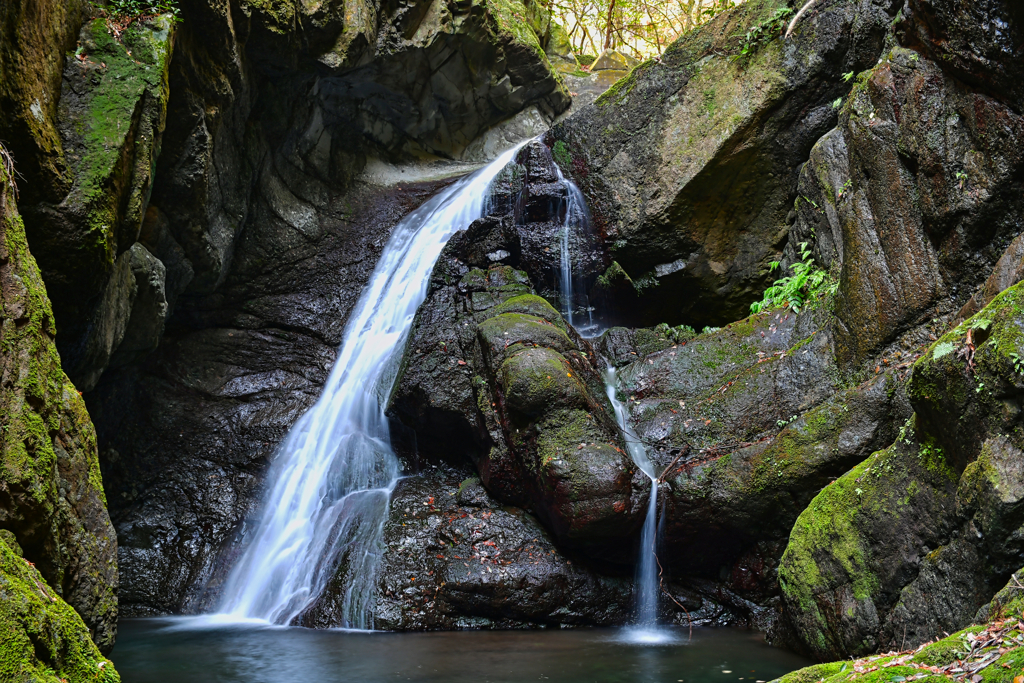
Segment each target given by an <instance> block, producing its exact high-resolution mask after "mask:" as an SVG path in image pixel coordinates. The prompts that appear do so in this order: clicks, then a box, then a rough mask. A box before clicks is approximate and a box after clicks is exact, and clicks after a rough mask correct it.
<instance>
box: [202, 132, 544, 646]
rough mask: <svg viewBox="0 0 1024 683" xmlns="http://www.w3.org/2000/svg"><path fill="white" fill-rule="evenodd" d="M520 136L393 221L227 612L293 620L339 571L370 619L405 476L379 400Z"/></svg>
mask: <svg viewBox="0 0 1024 683" xmlns="http://www.w3.org/2000/svg"><path fill="white" fill-rule="evenodd" d="M523 144H525V143H522V144H520V145H518V146H516V147H515V148H513V149H510V150H508V151H507V152H505V153H503V154H502V155H501V156H499V157H498V158H497V159H495V160H494V161H493V162H491V163H490V164H488V165H487V166H486V167H485V168H483V169H480V170H479V171H477V172H475V173H474V174H472V175H470V176H468V177H466V178H464V179H462V180H460V181H458V182H456V183H453V184H452V185H451V186H449V187H448V188H446V189H445V190H443V191H442V192H440V193H438V194H437V195H436V196H435V197H433V198H432V199H430V200H429V201H427V202H426V203H424V204H423V205H422V206H421V207H420V208H418V209H416V210H415V211H413V212H412V213H410V214H409V215H408V216H406V217H405V218H404V219H402V221H401V222H400V223H399V224H398V225H397V226H396V227H395V230H394V232H393V234H392V235H391V239H390V240H389V241H388V243H387V246H385V248H384V252H383V253H382V254H381V257H380V261H379V262H378V263H377V267H376V269H375V270H374V271H373V275H372V276H371V277H370V280H369V283H368V284H367V285H366V288H365V289H364V290H363V293H362V295H361V296H360V299H359V301H358V303H357V304H356V306H355V308H354V309H353V310H352V312H351V314H350V317H349V321H348V324H347V325H346V328H345V333H344V336H343V341H342V344H341V348H340V351H339V353H338V359H337V361H336V362H335V364H334V368H333V369H332V370H331V374H330V377H329V378H328V380H327V383H326V385H325V386H324V389H323V393H322V394H321V395H320V398H319V399H318V400H317V402H316V404H315V405H314V406H313V407H312V408H311V409H310V410H309V411H308V412H306V414H305V415H303V416H302V418H300V419H299V421H298V422H296V424H295V425H294V426H293V427H292V429H291V431H290V432H289V433H288V435H287V436H286V437H285V439H284V441H283V442H282V444H281V446H280V449H279V451H278V453H277V456H276V458H275V460H274V462H273V464H272V466H271V469H270V472H269V474H268V478H267V482H268V493H267V496H266V498H265V500H264V506H263V512H262V518H261V519H260V521H259V523H258V525H257V527H256V529H255V533H254V536H253V538H252V539H251V541H250V542H249V543H248V545H247V547H246V550H245V552H244V553H243V555H242V557H241V559H240V560H239V562H238V563H237V564H236V565H235V566H234V567H233V569H232V570H231V573H230V575H229V576H228V579H227V582H226V583H225V587H224V595H223V599H222V603H221V605H220V610H221V613H222V615H225V616H228V617H230V618H235V619H258V620H264V621H267V622H270V623H274V624H289V623H292V622H293V620H295V619H296V618H297V617H299V616H300V615H301V614H302V613H303V612H304V611H305V610H306V609H308V608H309V607H310V606H311V605H312V604H313V603H314V602H315V601H316V599H317V598H318V597H319V595H320V593H321V592H322V591H323V589H324V587H325V586H326V585H327V583H328V582H329V581H330V580H331V578H332V577H333V576H334V575H335V573H336V572H338V571H344V572H345V586H346V589H345V595H344V596H343V604H342V621H343V625H344V626H346V627H349V628H360V629H366V628H372V626H373V624H372V619H371V610H372V607H373V594H374V584H375V579H376V574H377V566H378V564H379V561H380V555H381V552H382V546H381V544H382V538H383V531H384V522H385V521H386V519H387V513H388V505H389V504H390V501H391V492H392V491H393V489H394V487H395V483H396V482H397V481H398V476H399V463H398V458H397V457H396V456H395V454H394V451H393V450H392V448H391V439H390V435H389V432H388V422H387V418H386V417H385V416H384V409H385V407H386V404H387V400H388V397H389V395H390V394H391V390H392V387H393V385H394V382H395V378H396V376H397V373H398V366H399V363H400V362H401V358H402V353H403V351H404V347H405V342H406V339H407V337H408V335H409V331H410V329H411V328H412V323H413V319H414V318H415V315H416V310H417V309H418V308H419V306H420V304H421V303H423V300H424V299H425V298H426V295H427V285H428V282H429V279H430V273H431V271H432V270H433V268H434V264H435V262H436V261H437V259H438V257H439V256H440V254H441V250H442V249H443V248H444V245H445V243H446V242H447V241H448V239H449V238H450V237H451V236H452V234H454V233H455V232H457V231H459V230H463V229H465V228H466V227H468V226H469V224H470V223H472V222H473V221H474V220H476V219H477V218H480V217H481V216H482V215H483V213H484V210H485V208H486V202H487V197H488V190H489V186H490V184H491V181H492V180H493V179H494V178H495V176H497V175H498V173H499V172H500V171H501V170H502V169H503V168H504V167H505V166H506V165H507V164H508V163H509V162H510V161H512V159H513V158H514V156H515V154H516V152H517V151H518V150H519V148H520V147H522V145H523Z"/></svg>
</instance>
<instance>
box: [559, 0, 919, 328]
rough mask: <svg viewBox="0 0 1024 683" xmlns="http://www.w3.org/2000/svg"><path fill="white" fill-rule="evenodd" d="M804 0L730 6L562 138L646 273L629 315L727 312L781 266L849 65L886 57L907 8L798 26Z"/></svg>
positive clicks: (860, 4)
mask: <svg viewBox="0 0 1024 683" xmlns="http://www.w3.org/2000/svg"><path fill="white" fill-rule="evenodd" d="M792 4H793V3H787V2H781V1H777V0H755V1H751V2H746V3H743V4H742V5H740V6H739V7H737V8H735V9H733V10H730V11H729V12H725V13H723V14H721V15H719V16H718V17H716V18H715V19H714V20H713V21H711V22H709V23H708V24H706V25H704V26H702V27H700V28H699V29H697V30H695V31H693V32H691V33H689V34H687V35H686V36H684V37H683V38H681V39H679V40H678V41H676V42H675V43H674V44H673V45H672V46H671V47H670V48H668V49H667V50H666V51H665V52H664V54H663V55H661V57H660V58H659V59H656V60H650V61H647V62H645V63H644V64H641V65H640V66H638V67H636V68H635V69H634V70H633V71H632V72H631V73H630V75H629V76H628V77H627V78H624V79H623V80H621V81H619V82H618V83H617V84H616V85H615V86H614V87H613V88H611V89H610V90H608V91H607V92H606V93H605V94H604V95H602V96H601V97H600V98H599V99H598V100H597V101H596V102H595V103H594V104H593V105H590V106H588V107H585V108H583V109H581V110H580V111H578V112H576V113H575V114H573V115H572V116H571V117H570V118H569V119H567V120H565V121H563V122H562V123H560V124H558V125H557V126H555V128H554V129H553V130H552V132H551V134H550V136H549V137H548V138H547V140H548V144H550V145H561V146H562V147H563V150H564V151H563V155H564V156H565V157H566V158H568V159H569V161H570V163H569V164H568V168H563V170H564V171H565V172H566V173H567V174H569V173H571V174H572V176H573V178H574V179H575V180H576V182H577V183H578V184H579V185H580V187H581V188H582V189H583V192H584V194H585V195H586V197H587V200H588V202H589V204H590V208H591V210H592V212H593V215H594V221H595V232H596V233H597V234H599V235H601V236H602V237H603V238H604V240H605V246H606V248H607V249H608V251H609V252H610V254H611V256H612V257H613V258H614V260H615V261H616V262H617V264H618V265H619V267H620V268H621V269H623V270H624V271H625V272H626V273H628V275H629V277H630V278H631V279H632V281H633V282H634V283H635V284H636V285H637V286H636V290H637V292H638V293H639V297H638V299H637V300H633V299H631V298H627V299H626V300H618V299H616V298H614V297H613V298H611V299H610V300H609V304H610V305H612V306H613V307H614V310H613V311H610V313H612V314H613V315H617V316H618V320H619V321H620V322H622V323H624V324H628V325H638V324H639V325H654V324H656V323H659V322H669V323H671V324H678V323H680V322H686V323H688V324H691V325H694V326H697V327H700V326H704V325H722V324H725V323H727V322H730V321H733V320H737V319H739V318H742V317H743V316H744V315H746V313H747V311H748V308H749V305H750V303H751V302H752V301H754V300H756V299H757V298H759V296H760V293H761V292H762V291H763V290H764V287H765V285H766V283H767V281H768V280H769V279H770V275H769V264H770V262H772V261H776V260H778V257H779V254H780V252H781V250H782V248H783V247H784V246H785V244H786V238H787V235H788V227H787V226H788V225H790V224H791V223H792V222H793V217H794V215H793V214H792V213H791V212H792V208H793V201H794V199H796V197H797V181H798V177H799V171H800V167H801V165H802V164H803V163H804V162H805V161H806V160H807V155H808V153H809V152H810V150H811V148H812V146H813V145H814V144H815V142H816V141H817V140H818V139H819V138H821V136H822V135H824V134H825V133H826V132H828V131H829V130H830V129H831V128H833V127H834V126H835V125H836V121H837V117H838V110H837V108H836V101H837V100H842V98H844V97H845V96H846V94H847V93H848V91H849V89H850V86H849V85H847V84H846V83H845V82H844V80H843V75H844V74H847V73H849V72H859V71H862V70H864V69H867V68H869V67H870V66H872V65H873V64H875V63H876V62H877V60H878V57H879V55H880V53H881V52H882V46H883V39H884V36H885V34H886V31H887V30H888V28H889V26H890V24H891V22H892V19H893V17H894V16H895V14H896V11H897V9H898V6H899V5H900V3H897V2H875V1H871V0H844V1H842V2H831V3H826V4H824V5H822V6H820V7H817V8H815V11H813V12H811V13H808V14H806V15H804V17H803V18H802V19H801V20H800V22H799V23H798V24H797V25H796V28H795V30H794V32H793V34H792V36H791V37H790V38H789V39H783V38H782V36H781V34H782V31H783V29H784V28H785V24H786V23H787V19H788V18H789V15H790V12H791V11H792V10H791V5H792Z"/></svg>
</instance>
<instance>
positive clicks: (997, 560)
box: [779, 285, 1024, 658]
mask: <svg viewBox="0 0 1024 683" xmlns="http://www.w3.org/2000/svg"><path fill="white" fill-rule="evenodd" d="M1022 296H1024V291H1022V288H1021V285H1016V286H1014V287H1013V288H1011V289H1009V290H1008V291H1006V292H1004V293H1003V294H1001V295H1000V296H998V297H996V299H995V300H994V301H993V302H992V303H991V304H990V305H989V306H988V307H986V308H985V309H983V310H982V311H981V313H979V314H978V315H977V316H975V317H973V318H970V319H968V320H967V321H965V322H963V323H961V324H960V325H959V326H957V327H956V328H955V329H953V330H952V331H951V332H949V333H947V334H946V335H944V336H942V337H941V338H940V339H939V340H938V341H937V342H936V343H935V344H934V345H933V346H932V347H931V348H930V349H928V352H927V353H926V354H925V355H924V356H923V357H922V358H921V359H920V360H919V361H917V363H916V364H915V366H914V370H913V375H912V377H911V379H910V383H909V388H908V395H909V398H910V401H911V403H912V405H913V407H914V409H915V410H916V415H915V417H914V419H912V420H911V421H909V422H908V423H907V425H906V426H905V427H904V429H903V430H901V433H900V435H899V437H898V438H897V440H896V442H895V443H894V444H893V446H891V447H890V448H888V449H886V450H884V451H880V452H878V453H876V454H874V455H873V456H872V457H871V458H868V459H867V460H865V461H864V462H863V463H861V464H860V465H858V466H857V467H855V468H854V469H852V470H851V471H850V472H848V473H846V474H844V475H843V476H842V477H841V478H840V479H838V480H837V481H836V482H835V483H833V484H832V485H830V486H829V487H827V488H826V489H825V491H823V492H822V493H821V494H819V495H818V496H817V497H816V498H815V499H814V501H812V502H811V504H810V505H809V506H808V508H807V509H806V510H805V511H804V512H803V513H802V514H801V516H800V519H799V520H798V521H797V523H796V525H795V526H794V528H793V532H792V535H791V537H790V540H789V547H788V548H787V549H786V553H785V555H784V556H783V558H782V564H781V567H780V570H779V578H780V582H781V584H782V587H783V592H784V596H785V600H786V607H787V610H788V612H789V614H790V618H791V620H792V621H793V623H794V624H795V625H796V628H797V630H798V633H799V634H800V638H801V639H802V642H803V644H804V646H805V647H806V648H807V649H808V650H809V651H811V652H812V653H813V654H815V655H816V656H818V657H821V658H832V657H837V656H848V655H862V654H866V653H869V652H872V651H874V650H875V649H877V648H879V647H881V648H884V649H889V648H892V647H895V646H897V645H899V644H900V643H902V642H904V639H905V643H906V645H909V646H912V647H916V646H917V645H918V644H920V643H922V642H926V641H927V640H929V639H931V638H934V637H936V636H938V635H940V634H941V633H942V632H943V631H946V632H951V631H953V630H956V629H957V628H962V627H963V626H964V625H966V624H967V623H970V620H971V619H972V618H973V616H974V613H975V612H976V611H977V609H978V608H979V607H980V606H981V605H982V604H984V603H985V602H986V601H988V600H989V598H990V597H991V596H992V594H993V593H994V592H995V590H996V589H997V588H998V587H999V586H1000V585H1001V584H1002V583H1003V582H1004V581H1005V580H1006V578H1007V576H1008V575H1009V574H1010V573H1011V572H1012V571H1014V569H1015V568H1016V565H1017V563H1019V556H1020V553H1021V552H1022V551H1024V549H1022V548H1021V546H1020V540H1019V538H1018V536H1019V528H1020V526H1021V524H1022V523H1024V517H1022V516H1021V515H1022V513H1021V510H1022V509H1024V508H1022V506H1021V502H1022V500H1024V498H1022V491H1024V489H1022V488H1021V486H1022V483H1021V482H1022V481H1024V480H1022V478H1021V472H1020V471H1019V470H1020V467H1019V463H1020V458H1021V456H1020V449H1021V446H1020V445H1019V444H1018V443H1017V441H1018V437H1017V435H1016V429H1015V427H1014V425H1015V422H1016V414H1017V413H1016V408H1015V406H1016V405H1017V403H1018V401H1019V393H1020V388H1019V387H1020V385H1021V379H1020V373H1019V372H1018V371H1017V367H1018V365H1019V364H1018V363H1016V358H1017V355H1018V354H1019V353H1020V352H1021V350H1020V349H1019V348H1018V346H1019V339H1020V334H1021V324H1022V323H1021V320H1020V314H1019V310H1020V308H1019V304H1018V302H1019V300H1020V299H1021V297H1022ZM937 596H941V599H939V598H938V597H937Z"/></svg>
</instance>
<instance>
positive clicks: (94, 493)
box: [0, 166, 118, 676]
mask: <svg viewBox="0 0 1024 683" xmlns="http://www.w3.org/2000/svg"><path fill="white" fill-rule="evenodd" d="M55 333H56V330H55V327H54V318H53V312H52V310H51V308H50V301H49V299H48V298H47V296H46V289H45V287H44V286H43V280H42V277H41V276H40V273H39V269H38V267H37V266H36V263H35V260H34V259H33V258H32V255H31V254H30V253H29V251H28V244H27V242H26V239H25V231H24V225H23V223H22V220H21V217H20V216H19V215H18V209H17V206H16V205H15V191H14V188H13V186H12V183H11V178H10V177H9V176H8V175H7V170H6V168H4V167H3V166H0V339H2V340H3V344H2V347H0V377H2V382H0V415H2V416H3V418H2V420H0V534H2V538H3V539H4V541H3V542H0V552H2V554H3V557H2V560H0V565H2V567H0V575H2V576H3V577H4V578H3V581H4V582H5V587H4V589H3V590H2V591H0V593H3V598H2V600H0V602H4V603H5V606H4V607H3V608H2V609H0V613H2V614H3V616H2V617H0V619H3V620H5V621H8V620H13V621H14V622H17V624H13V625H12V624H8V623H5V624H4V625H3V626H2V627H3V628H4V629H5V630H4V638H5V641H4V642H5V650H4V653H5V657H4V660H3V664H0V667H2V666H7V665H8V664H9V663H10V661H11V660H10V659H9V658H8V655H10V656H11V657H16V650H17V648H18V647H20V643H21V642H23V639H24V638H27V637H28V636H27V635H26V633H31V634H34V635H35V637H36V639H37V640H36V641H34V642H35V645H34V647H35V648H36V653H37V654H36V656H37V657H44V654H45V656H46V657H50V656H53V657H56V659H51V660H49V661H50V666H54V665H55V664H61V665H62V666H63V665H65V664H68V661H69V660H70V659H74V658H76V657H86V658H91V657H95V656H98V653H96V652H95V648H93V646H92V643H88V640H86V644H81V643H79V644H78V645H71V644H69V645H68V646H67V647H68V648H70V649H71V650H74V652H68V657H69V660H65V659H63V656H64V655H63V654H61V648H62V645H61V643H60V639H61V638H63V637H65V636H67V637H73V639H81V638H82V637H83V635H84V629H85V627H84V626H81V624H82V621H81V620H79V618H78V616H75V615H74V612H72V610H71V608H69V607H68V605H71V607H73V608H74V610H76V611H77V612H78V614H80V615H81V619H82V620H84V622H85V626H87V627H88V634H89V635H90V636H91V637H92V639H93V641H95V643H96V645H97V646H98V647H99V648H100V649H101V650H103V651H105V652H109V651H110V648H112V647H113V645H114V636H115V634H116V632H117V614H118V612H117V588H118V571H117V563H116V553H117V539H116V537H115V536H114V529H113V527H112V526H111V524H110V518H109V517H108V516H107V510H106V507H105V502H106V500H105V497H104V491H103V483H102V481H101V479H100V467H99V459H98V454H97V450H96V432H95V430H94V429H93V426H92V423H91V422H90V421H89V414H88V413H87V412H86V408H85V402H84V401H83V400H82V396H81V394H80V393H79V392H78V391H77V390H76V389H75V387H74V385H72V384H71V382H70V380H69V379H68V378H67V376H66V375H65V374H64V372H63V371H62V370H61V365H60V357H59V356H58V355H57V350H56V347H55V345H54V336H55ZM4 543H7V544H8V545H17V546H20V549H21V552H22V553H23V555H24V559H21V558H13V555H11V554H10V551H9V550H8V548H7V546H5V545H4ZM12 558H13V559H12ZM26 561H28V562H32V563H33V564H34V565H35V566H36V567H37V568H38V573H37V572H36V570H35V569H33V570H28V568H27V567H22V568H21V569H15V568H14V567H12V564H19V565H24V563H25V562H26ZM40 576H41V577H42V579H44V580H45V582H46V584H48V588H46V589H44V590H43V593H44V594H46V597H47V598H50V597H51V596H50V595H49V593H48V591H52V592H53V593H55V594H56V595H57V596H60V598H62V599H63V600H55V601H53V602H55V603H56V604H53V605H50V602H51V600H46V605H47V607H46V608H44V609H43V610H42V612H39V613H37V612H36V610H37V609H38V605H37V604H35V603H38V602H39V600H40V598H39V597H37V596H36V594H35V589H34V588H33V589H32V594H31V595H26V594H24V588H25V586H26V585H28V586H31V584H32V581H35V580H36V579H35V578H33V577H40ZM11 582H14V583H13V584H12V583H11ZM12 586H13V587H12ZM51 607H52V611H51V609H50V608H51ZM27 612H31V613H32V614H34V615H35V616H33V618H32V619H33V620H32V622H31V624H30V623H28V622H23V620H22V617H23V616H24V615H25V614H26V613H27ZM71 617H73V621H72V620H70V619H71ZM49 619H53V620H54V621H55V623H56V626H55V630H56V631H59V632H60V633H59V635H58V634H53V633H50V632H49V631H47V632H45V633H41V631H46V629H45V627H44V624H45V623H47V621H48V620H49ZM15 633H17V634H19V635H17V636H15V635H14V634H15ZM8 634H11V635H12V637H15V638H17V642H16V643H15V642H11V641H8V640H6V639H7V637H8ZM8 643H10V651H8V649H7V648H8ZM28 647H29V649H31V648H32V647H33V645H29V646H28ZM25 656H26V657H30V655H29V654H26V655H25ZM44 659H45V657H44ZM43 663H44V664H45V663H47V662H45V661H44V662H43ZM55 668H56V667H55ZM12 675H13V674H12ZM22 675H24V674H22V673H18V676H22Z"/></svg>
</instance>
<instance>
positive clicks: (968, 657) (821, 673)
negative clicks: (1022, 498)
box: [772, 572, 1024, 683]
mask: <svg viewBox="0 0 1024 683" xmlns="http://www.w3.org/2000/svg"><path fill="white" fill-rule="evenodd" d="M1022 574H1024V572H1017V573H1016V574H1014V576H1013V577H1011V579H1010V582H1009V583H1008V584H1007V585H1006V587H1005V588H1003V590H1001V591H1000V592H999V593H998V594H997V595H996V597H995V598H994V599H993V600H992V601H991V602H990V603H989V604H987V605H985V607H984V608H983V609H982V610H980V611H979V612H978V615H977V618H976V619H975V623H974V624H973V625H971V626H968V627H967V628H964V629H961V630H958V631H956V632H954V633H953V634H952V635H949V634H943V635H945V637H937V638H934V639H932V640H930V641H929V642H927V643H924V644H922V645H920V646H914V647H910V648H909V649H906V648H907V646H909V645H910V643H909V642H906V643H903V644H902V645H901V646H898V649H896V648H894V649H893V650H891V651H889V652H886V653H884V654H878V655H874V656H868V657H862V658H860V659H853V660H847V661H843V662H830V663H827V664H817V665H814V666H809V667H806V668H804V669H800V670H798V671H794V672H792V673H789V674H786V675H785V676H783V677H781V678H778V679H776V680H775V681H773V682H772V683H821V682H822V681H824V682H826V683H841V682H845V681H852V680H861V681H868V682H870V683H892V682H893V681H900V680H901V679H903V680H911V679H913V680H923V681H928V682H929V683H940V682H941V681H948V680H950V679H951V678H952V679H953V680H956V679H957V677H964V678H969V679H970V680H975V681H978V683H1011V681H1013V680H1014V679H1016V678H1017V677H1019V676H1021V675H1022V674H1024V650H1022V647H1021V643H1022V640H1024V623H1022V621H1021V617H1022V616H1024V614H1022V609H1021V608H1022V605H1021V603H1020V595H1021V589H1020V577H1021V575H1022ZM936 597H937V598H940V596H936Z"/></svg>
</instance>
